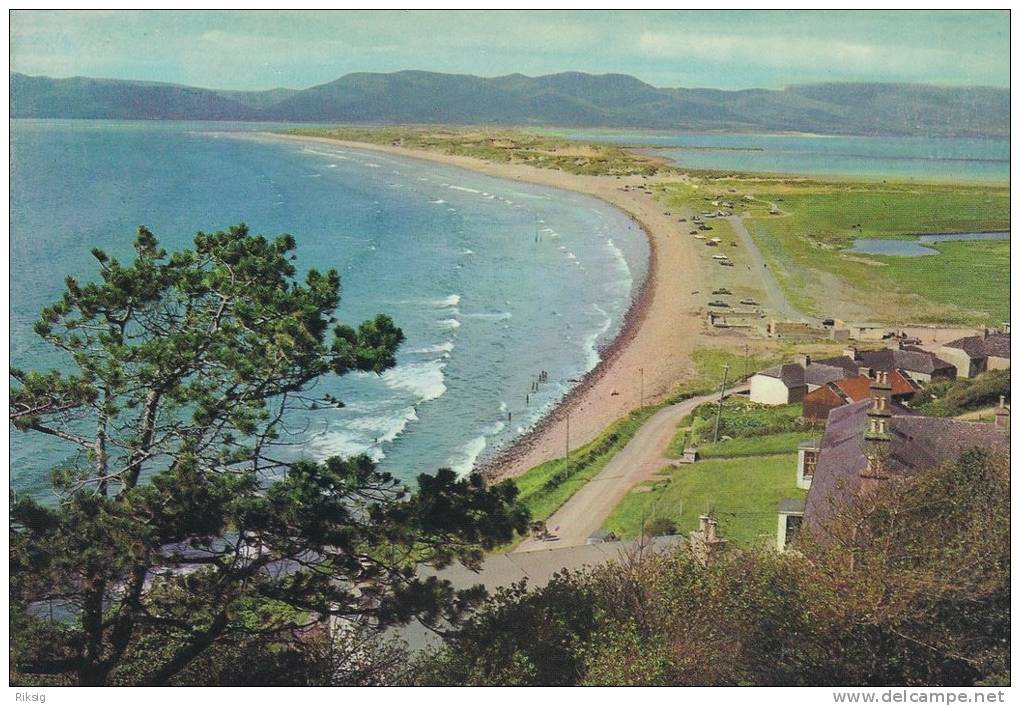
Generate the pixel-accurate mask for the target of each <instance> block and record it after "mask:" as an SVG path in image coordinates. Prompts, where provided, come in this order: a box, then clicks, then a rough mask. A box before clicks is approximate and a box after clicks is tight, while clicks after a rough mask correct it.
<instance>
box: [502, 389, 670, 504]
mask: <svg viewBox="0 0 1020 706" xmlns="http://www.w3.org/2000/svg"><path fill="white" fill-rule="evenodd" d="M660 409H661V406H649V407H642V408H641V409H638V410H635V411H633V412H631V413H630V414H628V415H627V416H626V417H623V418H622V419H618V420H617V421H616V422H614V423H613V424H611V425H610V426H609V427H608V428H607V429H606V430H605V431H603V432H602V433H601V434H599V435H598V436H597V437H595V438H594V439H592V440H591V441H590V442H589V443H587V444H585V445H584V446H582V447H580V448H578V449H577V450H574V451H571V453H570V458H569V459H567V458H554V459H552V460H551V461H546V462H545V463H543V464H540V465H538V466H535V467H534V468H531V469H529V470H528V471H525V472H524V473H523V474H521V475H520V476H517V477H516V478H514V479H513V480H514V483H516V484H517V489H518V490H519V491H520V496H519V497H520V500H521V502H522V503H524V505H525V506H526V507H527V508H528V510H530V511H531V517H532V519H533V520H545V519H548V518H549V516H550V515H552V514H553V513H554V512H556V510H558V509H559V508H560V506H562V505H563V503H565V502H567V500H569V499H570V496H572V495H573V494H574V493H576V492H577V491H578V490H580V489H581V488H582V487H583V486H584V484H585V483H587V482H588V481H589V480H591V479H592V478H594V477H595V476H596V475H598V473H599V472H600V471H601V470H602V469H603V468H605V466H606V464H607V463H609V461H610V460H612V458H613V456H615V455H616V454H617V452H619V451H620V450H621V449H622V448H623V447H624V446H626V445H627V444H628V443H629V442H630V440H631V439H632V438H634V434H636V433H637V431H638V429H640V428H641V425H642V424H644V423H645V421H647V420H648V418H649V417H651V416H652V415H653V414H655V413H656V412H658V411H659V410H660Z"/></svg>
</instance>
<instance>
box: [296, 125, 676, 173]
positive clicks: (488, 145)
mask: <svg viewBox="0 0 1020 706" xmlns="http://www.w3.org/2000/svg"><path fill="white" fill-rule="evenodd" d="M288 134H293V135H306V136H309V137H325V138H329V139H332V140H345V141H349V142H366V143H369V144H375V145H390V146H394V147H405V148H407V149H412V150H425V151H428V152H439V153H442V154H455V155H460V156H462V157H474V158H476V159H482V160H485V161H488V162H495V163H513V164H526V165H529V166H532V167H540V168H543V169H559V170H562V171H565V172H570V173H572V174H589V175H608V176H632V175H641V176H652V175H654V174H658V173H660V172H662V171H672V169H671V168H669V167H666V166H665V165H664V162H663V160H659V159H653V158H650V157H644V156H641V155H637V154H633V153H632V152H629V151H627V150H626V149H623V148H622V147H618V146H616V145H609V144H601V143H598V142H581V141H575V140H566V139H563V138H560V137H555V136H552V135H537V134H534V133H530V132H525V131H522V130H514V129H511V128H491V129H490V128H479V127H464V128H457V127H448V128H447V127H437V126H417V127H416V126H394V127H357V126H342V125H340V126H336V127H331V128H299V129H296V130H290V131H288Z"/></svg>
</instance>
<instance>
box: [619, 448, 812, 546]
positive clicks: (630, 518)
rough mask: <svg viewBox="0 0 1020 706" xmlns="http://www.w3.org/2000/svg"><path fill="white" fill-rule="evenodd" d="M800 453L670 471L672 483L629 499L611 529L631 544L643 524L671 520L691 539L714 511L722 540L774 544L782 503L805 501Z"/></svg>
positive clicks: (742, 458) (656, 485) (713, 461)
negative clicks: (705, 516) (799, 483)
mask: <svg viewBox="0 0 1020 706" xmlns="http://www.w3.org/2000/svg"><path fill="white" fill-rule="evenodd" d="M766 438H767V437H766ZM764 440H765V439H764V438H763V439H762V440H761V441H764ZM796 448H797V447H796V444H792V446H791V449H792V450H793V451H794V453H787V454H772V455H761V456H738V457H733V458H715V459H709V460H704V461H698V462H697V463H694V464H691V465H690V466H685V467H680V468H670V469H668V470H666V471H663V472H664V473H668V475H669V479H668V480H666V481H659V482H657V483H654V484H649V485H650V487H651V488H652V490H649V491H646V492H632V493H630V494H629V495H628V496H627V497H626V498H624V500H623V502H622V503H620V505H618V506H617V507H616V509H615V510H614V511H613V514H612V515H610V517H609V519H608V520H607V521H606V525H605V526H606V529H609V530H611V531H613V532H615V533H616V534H617V536H620V537H623V538H628V539H629V538H633V537H637V536H639V535H640V534H641V528H642V526H643V523H644V524H647V523H648V522H650V521H651V520H653V519H656V518H667V519H669V520H672V521H673V522H674V523H675V524H676V526H677V530H678V531H679V532H681V533H683V534H686V533H687V532H690V531H692V530H694V529H697V526H698V515H700V514H701V513H703V512H709V511H711V512H712V513H713V514H714V515H715V517H716V518H717V519H718V520H719V528H720V530H721V532H722V536H723V537H725V538H726V539H728V540H730V542H732V543H733V544H739V545H743V546H747V545H751V544H757V543H767V542H771V541H774V539H775V534H776V506H777V505H778V503H779V501H780V500H782V499H783V498H799V497H804V495H805V491H803V490H800V489H798V488H797V487H796V476H797V454H796V453H795V451H796Z"/></svg>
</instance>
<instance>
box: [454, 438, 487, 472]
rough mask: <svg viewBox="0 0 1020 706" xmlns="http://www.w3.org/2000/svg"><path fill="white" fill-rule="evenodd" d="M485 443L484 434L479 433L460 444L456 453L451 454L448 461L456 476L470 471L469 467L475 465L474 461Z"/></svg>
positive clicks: (483, 448) (471, 467)
mask: <svg viewBox="0 0 1020 706" xmlns="http://www.w3.org/2000/svg"><path fill="white" fill-rule="evenodd" d="M487 443H488V442H487V441H486V439H485V435H484V434H481V435H479V436H476V437H475V438H474V439H472V440H471V441H469V442H467V443H466V444H464V445H463V446H461V447H460V448H459V449H458V450H457V453H456V455H454V456H452V457H451V458H450V460H449V461H448V463H449V464H450V468H451V469H452V470H453V472H454V473H456V474H457V475H458V476H466V475H467V474H468V473H470V472H471V469H473V468H474V467H475V461H477V460H478V457H479V456H481V454H482V451H484V450H485V446H486V444H487Z"/></svg>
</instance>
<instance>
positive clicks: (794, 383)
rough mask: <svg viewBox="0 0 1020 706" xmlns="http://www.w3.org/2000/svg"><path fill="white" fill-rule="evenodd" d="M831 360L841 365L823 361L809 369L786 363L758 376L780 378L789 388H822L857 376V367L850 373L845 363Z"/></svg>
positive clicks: (811, 363) (764, 371)
mask: <svg viewBox="0 0 1020 706" xmlns="http://www.w3.org/2000/svg"><path fill="white" fill-rule="evenodd" d="M830 360H836V361H839V364H838V365H828V364H826V363H824V362H821V361H817V362H816V361H811V362H810V363H808V365H807V367H804V366H803V365H801V364H800V363H786V364H784V365H777V366H775V367H772V368H766V369H765V370H762V371H761V372H760V373H758V374H759V375H767V376H769V377H773V378H778V379H779V380H780V381H782V383H783V384H784V385H786V386H787V387H799V386H801V385H805V384H806V385H819V386H821V385H824V384H826V383H828V382H832V381H833V380H842V379H843V378H845V377H847V375H856V374H857V366H856V365H853V370H852V371H850V372H848V370H847V368H846V367H845V362H844V361H840V359H838V358H833V359H830ZM845 360H846V361H849V360H850V359H849V358H846V359H845Z"/></svg>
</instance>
